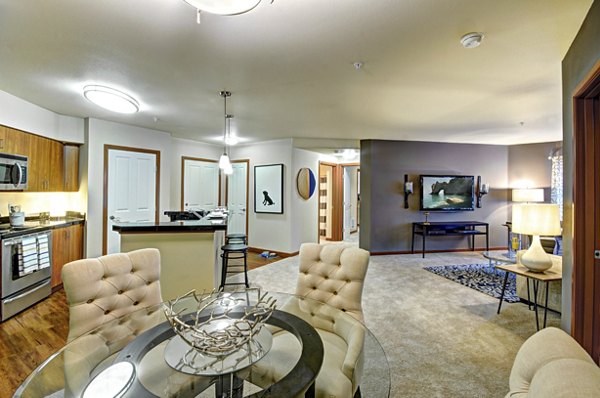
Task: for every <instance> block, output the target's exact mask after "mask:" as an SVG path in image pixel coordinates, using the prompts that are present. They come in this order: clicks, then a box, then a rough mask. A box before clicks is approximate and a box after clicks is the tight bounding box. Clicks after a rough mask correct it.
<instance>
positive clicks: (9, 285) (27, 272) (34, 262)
mask: <svg viewBox="0 0 600 398" xmlns="http://www.w3.org/2000/svg"><path fill="white" fill-rule="evenodd" d="M0 247H1V250H2V291H1V299H2V301H1V305H0V309H1V314H0V315H1V320H2V321H4V320H5V319H7V318H10V317H11V316H13V315H15V314H16V313H18V312H20V311H22V310H24V309H25V308H27V307H29V306H31V305H33V304H35V303H37V302H38V301H40V300H42V299H44V298H45V297H48V296H49V295H50V293H51V291H52V289H51V287H50V275H51V271H52V235H51V233H50V231H43V232H37V233H24V234H23V235H19V236H12V237H10V238H3V239H2V240H1V241H0Z"/></svg>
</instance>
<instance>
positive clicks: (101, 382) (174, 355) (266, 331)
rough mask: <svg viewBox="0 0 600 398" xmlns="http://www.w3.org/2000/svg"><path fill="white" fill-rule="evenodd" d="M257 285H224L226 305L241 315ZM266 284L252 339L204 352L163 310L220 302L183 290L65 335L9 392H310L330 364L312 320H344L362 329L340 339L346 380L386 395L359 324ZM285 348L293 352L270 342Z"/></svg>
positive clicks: (194, 310) (219, 396)
mask: <svg viewBox="0 0 600 398" xmlns="http://www.w3.org/2000/svg"><path fill="white" fill-rule="evenodd" d="M212 294H214V293H212ZM261 294H262V295H263V297H264V295H265V292H262V293H260V291H258V293H257V289H247V290H242V291H237V292H232V293H227V294H226V296H227V297H228V303H234V304H227V305H229V306H234V307H236V308H233V309H231V308H229V309H228V314H230V316H231V317H232V318H234V319H236V318H240V317H244V314H247V313H248V308H252V306H256V303H257V302H258V301H260V297H261ZM266 294H267V296H268V297H269V298H270V299H271V300H273V301H274V302H275V305H274V307H275V309H274V310H273V311H272V313H271V314H270V316H269V317H268V319H267V320H266V321H265V325H264V326H262V328H261V329H260V333H257V334H256V335H255V336H253V339H252V340H253V341H252V343H253V344H254V345H251V344H246V345H244V347H249V348H248V349H246V348H244V349H243V350H234V351H235V352H227V353H226V355H205V353H204V352H199V351H198V350H197V349H195V348H193V347H191V346H190V345H189V343H188V344H186V342H185V340H186V339H185V338H184V339H181V336H182V334H181V333H176V330H175V329H174V327H173V325H174V323H173V320H172V318H171V317H170V316H169V315H171V316H172V315H173V314H176V315H177V318H178V319H181V320H182V321H183V323H182V324H185V325H191V324H194V322H196V324H197V323H198V322H199V321H207V320H208V319H211V318H212V315H211V314H213V313H214V306H215V305H216V306H219V305H223V302H222V301H219V302H216V304H215V303H213V304H211V306H210V308H205V307H202V306H200V305H198V297H200V298H201V299H202V297H203V296H208V295H210V294H204V295H196V296H195V297H194V296H193V295H190V296H186V297H183V298H181V299H180V300H178V301H177V302H175V301H171V302H165V303H161V304H159V305H155V306H152V307H148V308H144V309H141V310H138V311H135V312H132V313H130V314H128V315H125V316H123V317H121V318H118V319H115V320H113V321H111V322H107V323H105V324H102V325H101V326H99V327H98V328H96V329H94V330H92V331H90V332H88V333H86V334H84V335H82V336H80V337H78V338H76V339H74V340H72V341H70V342H68V343H67V344H66V345H65V346H64V347H63V348H62V349H61V350H59V351H58V352H56V353H55V354H53V355H52V356H50V357H49V358H48V359H47V360H46V361H45V362H44V363H42V364H41V365H40V366H39V367H38V368H37V369H35V370H34V371H33V372H32V374H31V375H30V376H29V377H28V378H27V379H26V380H25V381H24V382H23V383H22V384H21V386H19V388H18V389H17V390H16V392H15V394H14V397H52V398H58V397H83V398H88V397H92V396H93V397H98V396H102V397H105V396H106V397H108V396H110V397H136V398H140V397H211V398H212V397H215V398H224V397H301V396H302V397H304V396H306V397H311V396H315V391H316V390H315V381H316V379H317V377H318V375H319V373H320V372H328V371H329V370H328V369H326V368H327V366H331V364H332V362H331V361H324V360H323V358H324V345H323V342H322V339H321V337H320V334H319V332H318V330H321V329H323V328H325V329H327V328H329V329H330V331H332V332H334V333H336V332H339V333H340V335H341V336H342V337H343V338H346V337H345V334H348V331H347V330H345V329H348V326H347V325H353V326H352V327H353V328H355V329H356V328H357V327H358V329H360V330H359V333H356V332H353V333H352V339H347V341H346V342H347V343H348V346H349V348H348V351H349V352H350V351H357V352H358V353H359V354H357V356H356V361H355V362H356V367H357V369H356V372H355V375H356V376H355V377H356V379H355V380H353V383H354V382H356V383H357V384H358V385H359V391H360V393H361V395H362V396H363V397H373V398H378V397H389V394H390V370H389V365H388V361H387V357H386V354H385V352H384V350H383V348H382V347H381V345H380V344H379V342H378V341H377V339H376V338H375V336H374V335H373V334H372V333H371V332H370V331H369V329H368V328H367V327H366V326H364V325H363V324H362V323H360V322H357V321H356V320H355V319H354V318H353V317H352V316H350V315H349V314H348V313H346V312H343V311H342V310H339V309H337V308H334V307H332V306H330V305H327V304H324V303H322V302H319V301H315V300H312V299H308V298H305V297H300V296H295V295H292V294H287V293H279V292H268V293H266ZM185 325H184V326H185ZM328 325H329V326H328ZM333 325H337V326H333ZM344 325H346V326H344ZM356 325H358V326H356ZM326 333H327V332H326ZM282 334H289V336H292V337H294V338H291V339H290V338H287V339H281V340H279V341H286V343H285V346H284V347H281V344H280V345H279V346H277V344H276V341H278V340H277V338H278V337H280V336H282ZM356 336H359V338H357V337H356ZM184 337H185V336H184ZM290 341H292V343H293V344H291V343H290ZM292 346H293V347H292ZM357 346H358V350H356V348H357ZM282 349H283V350H289V351H290V352H291V354H289V355H287V354H286V355H281V353H280V352H276V351H277V350H282ZM343 366H344V367H347V366H348V364H347V360H346V361H345V362H344V364H343ZM344 370H345V371H346V372H347V369H344ZM319 382H327V380H325V381H322V380H319Z"/></svg>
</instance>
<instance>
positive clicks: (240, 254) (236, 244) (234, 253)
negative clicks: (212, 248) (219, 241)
mask: <svg viewBox="0 0 600 398" xmlns="http://www.w3.org/2000/svg"><path fill="white" fill-rule="evenodd" d="M245 237H246V235H244V239H243V240H240V239H239V238H238V239H237V240H236V239H235V238H229V239H228V237H225V242H226V244H225V245H224V246H222V247H221V250H222V251H223V253H221V259H222V263H223V266H222V268H221V285H220V286H219V289H223V288H224V287H225V285H245V286H246V287H250V285H249V284H248V245H246V243H245ZM229 260H234V261H239V260H243V263H242V264H240V263H239V262H238V263H237V264H230V263H229ZM232 267H233V270H230V268H232ZM241 267H243V271H242V270H241V269H240V268H241ZM240 272H244V282H235V283H234V282H231V283H225V281H226V279H227V274H239V273H240Z"/></svg>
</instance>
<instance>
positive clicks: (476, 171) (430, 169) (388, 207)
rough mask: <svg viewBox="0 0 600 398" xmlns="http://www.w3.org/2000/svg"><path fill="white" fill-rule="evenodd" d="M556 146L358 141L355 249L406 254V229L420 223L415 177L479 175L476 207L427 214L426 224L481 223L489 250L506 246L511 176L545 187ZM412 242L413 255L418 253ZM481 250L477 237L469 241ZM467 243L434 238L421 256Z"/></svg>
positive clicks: (461, 239)
mask: <svg viewBox="0 0 600 398" xmlns="http://www.w3.org/2000/svg"><path fill="white" fill-rule="evenodd" d="M556 145H557V143H543V144H531V145H517V146H510V147H509V146H505V145H476V144H449V143H437V142H417V141H384V140H363V141H361V160H360V162H361V166H360V168H361V185H360V191H361V207H360V209H361V216H360V217H361V225H360V229H361V231H360V247H362V248H364V249H367V250H369V251H371V252H372V253H394V252H407V251H410V249H411V231H412V223H413V222H419V221H424V220H425V217H424V215H423V212H421V211H419V192H420V189H421V187H420V186H419V183H420V182H419V175H421V174H458V175H473V176H475V178H476V177H477V176H478V175H480V176H481V181H482V182H483V183H489V184H490V187H491V190H490V193H489V194H487V195H485V196H483V199H482V207H481V208H475V210H474V211H461V212H447V213H446V212H431V214H430V216H429V221H483V222H487V223H489V224H490V247H506V246H507V229H506V227H505V226H503V224H504V223H505V222H506V221H508V220H509V217H510V206H511V202H510V189H511V188H512V187H513V185H511V174H512V175H522V176H523V177H524V178H527V179H529V180H531V181H532V182H533V183H534V184H535V187H536V188H538V187H539V188H545V187H549V186H550V162H549V161H548V159H547V158H548V155H549V154H550V151H551V150H552V148H554V147H555V146H556ZM404 174H408V175H409V181H412V182H413V184H414V191H415V193H414V194H413V195H410V197H409V208H408V209H405V208H404V193H403V183H404ZM420 244H421V237H420V236H419V237H417V238H416V244H415V249H418V248H420V247H421V246H420ZM475 245H476V248H484V247H485V240H484V238H483V237H476V238H475ZM467 248H468V242H467V238H464V237H460V236H456V237H454V236H446V237H435V238H431V239H428V240H427V250H460V249H464V250H466V249H467Z"/></svg>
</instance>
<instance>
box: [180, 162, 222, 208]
mask: <svg viewBox="0 0 600 398" xmlns="http://www.w3.org/2000/svg"><path fill="white" fill-rule="evenodd" d="M186 160H196V161H198V162H208V163H219V161H218V160H214V159H205V158H195V157H192V156H182V157H181V200H180V209H181V211H184V210H185V208H184V206H183V196H184V195H183V194H184V189H183V186H184V184H183V182H184V181H185V167H184V166H185V161H186ZM218 190H219V198H218V199H217V200H218V203H219V206H220V205H221V169H219V188H218Z"/></svg>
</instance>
